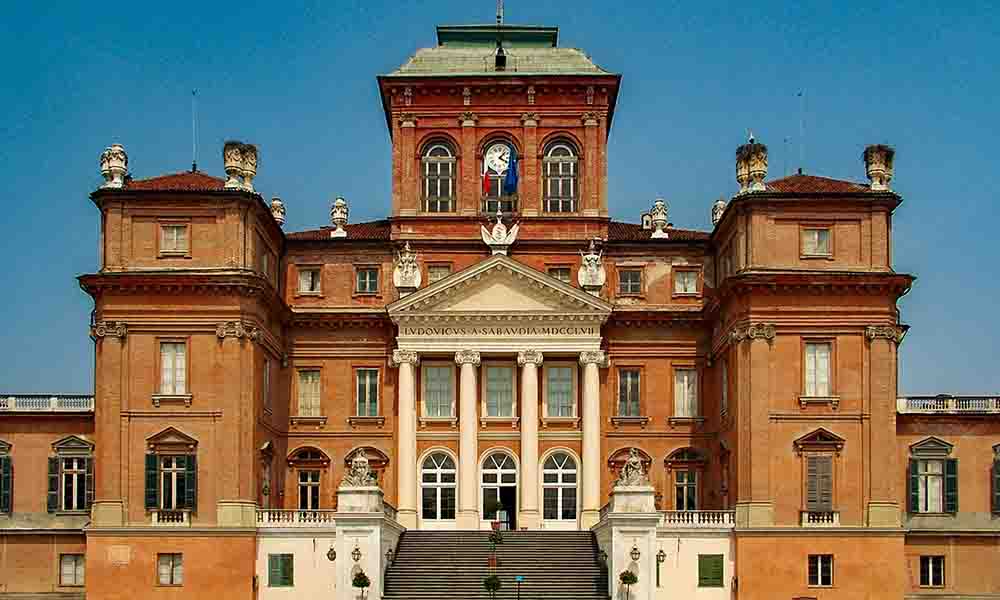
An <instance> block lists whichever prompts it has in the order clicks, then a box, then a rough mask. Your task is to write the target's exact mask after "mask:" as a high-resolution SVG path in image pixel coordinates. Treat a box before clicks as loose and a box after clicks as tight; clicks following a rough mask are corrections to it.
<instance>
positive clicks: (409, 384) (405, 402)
mask: <svg viewBox="0 0 1000 600" xmlns="http://www.w3.org/2000/svg"><path fill="white" fill-rule="evenodd" d="M419 362H420V357H419V356H418V355H417V353H416V352H412V351H409V350H394V351H393V352H392V365H393V366H396V367H398V368H399V392H398V394H399V426H398V431H397V433H398V441H397V449H396V472H397V473H398V477H399V481H398V486H399V487H398V491H397V502H398V504H399V506H398V510H399V515H398V520H399V523H400V524H401V525H402V526H403V527H406V528H408V529H415V528H416V526H417V411H416V398H417V390H416V377H415V374H414V369H415V368H416V366H417V365H418V364H419Z"/></svg>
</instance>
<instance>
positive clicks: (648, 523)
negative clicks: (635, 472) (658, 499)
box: [593, 485, 660, 600]
mask: <svg viewBox="0 0 1000 600" xmlns="http://www.w3.org/2000/svg"><path fill="white" fill-rule="evenodd" d="M655 494H656V491H655V489H654V488H653V486H651V485H635V486H615V488H614V489H613V490H612V492H611V501H610V502H609V504H608V511H607V513H606V514H605V515H604V516H603V517H602V519H601V521H600V522H599V523H598V524H597V525H596V526H595V527H594V528H593V531H594V534H595V535H596V537H597V543H598V545H599V546H600V547H601V550H603V551H604V552H605V553H606V554H607V556H608V563H607V565H608V595H610V596H611V597H612V598H615V599H616V600H653V598H654V597H655V595H656V549H657V546H656V527H657V525H658V524H659V522H660V514H659V513H658V512H657V511H656V504H655ZM635 553H637V554H636V556H635V557H634V556H633V554H635ZM623 571H632V572H633V573H635V574H636V576H637V577H638V580H639V581H638V583H636V584H635V585H633V586H631V588H629V590H628V598H626V597H625V591H626V588H625V586H623V585H621V584H619V583H618V577H619V575H621V573H622V572H623Z"/></svg>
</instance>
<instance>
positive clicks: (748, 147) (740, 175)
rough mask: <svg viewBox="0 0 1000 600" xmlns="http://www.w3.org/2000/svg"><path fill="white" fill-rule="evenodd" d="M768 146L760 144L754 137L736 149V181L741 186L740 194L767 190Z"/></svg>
mask: <svg viewBox="0 0 1000 600" xmlns="http://www.w3.org/2000/svg"><path fill="white" fill-rule="evenodd" d="M766 178H767V146H765V145H764V144H758V143H757V142H755V141H754V139H753V137H751V138H750V140H749V141H748V142H747V143H746V144H743V145H742V146H740V147H739V148H737V149H736V181H737V182H738V183H739V184H740V191H739V192H738V193H739V194H745V193H747V192H763V191H765V190H767V186H765V185H764V179H766Z"/></svg>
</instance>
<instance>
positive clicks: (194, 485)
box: [184, 454, 198, 510]
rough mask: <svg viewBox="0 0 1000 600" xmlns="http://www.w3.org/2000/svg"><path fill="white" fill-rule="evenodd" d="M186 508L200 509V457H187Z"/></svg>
mask: <svg viewBox="0 0 1000 600" xmlns="http://www.w3.org/2000/svg"><path fill="white" fill-rule="evenodd" d="M184 508H187V509H190V510H198V457H197V456H195V455H194V454H192V455H190V456H188V457H187V464H186V465H185V470H184Z"/></svg>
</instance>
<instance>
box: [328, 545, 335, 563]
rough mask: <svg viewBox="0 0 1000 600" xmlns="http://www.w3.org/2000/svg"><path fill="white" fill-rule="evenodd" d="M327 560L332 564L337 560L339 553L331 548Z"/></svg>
mask: <svg viewBox="0 0 1000 600" xmlns="http://www.w3.org/2000/svg"><path fill="white" fill-rule="evenodd" d="M326 559H327V560H328V561H330V562H333V561H335V560H337V551H336V550H334V549H333V546H330V549H329V550H327V551H326Z"/></svg>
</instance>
